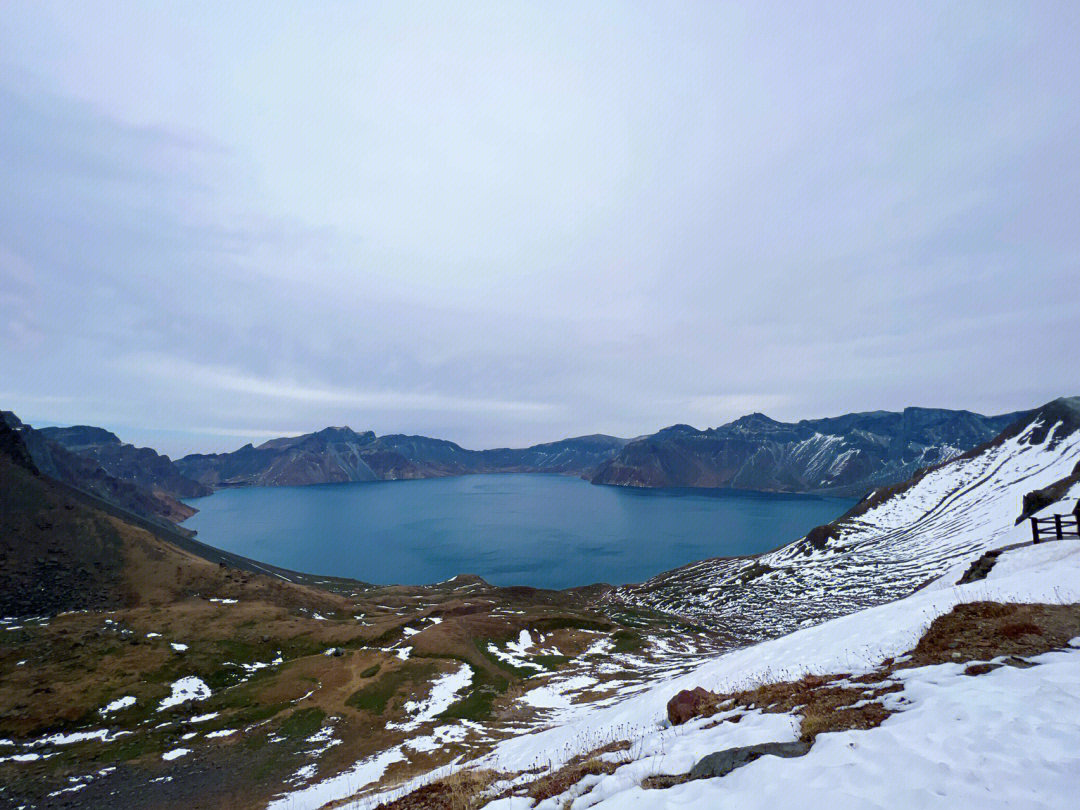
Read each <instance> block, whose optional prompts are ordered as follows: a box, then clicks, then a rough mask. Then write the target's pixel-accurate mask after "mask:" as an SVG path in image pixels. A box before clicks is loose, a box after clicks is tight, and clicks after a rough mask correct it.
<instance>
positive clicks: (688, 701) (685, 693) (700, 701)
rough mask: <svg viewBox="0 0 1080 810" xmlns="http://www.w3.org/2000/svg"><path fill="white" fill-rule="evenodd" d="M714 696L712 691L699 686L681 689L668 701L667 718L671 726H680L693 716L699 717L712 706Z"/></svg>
mask: <svg viewBox="0 0 1080 810" xmlns="http://www.w3.org/2000/svg"><path fill="white" fill-rule="evenodd" d="M715 697H716V695H714V694H713V693H712V692H710V691H708V690H707V689H703V688H702V687H700V686H697V687H695V688H693V689H683V690H682V691H681V692H679V693H678V694H677V695H675V697H673V698H672V699H671V700H669V701H668V704H667V716H668V720H670V721H671V725H673V726H681V725H682V724H683V723H686V722H688V721H690V720H693V719H694V718H695V717H701V716H702V715H704V714H706V713H708V711H709V710H710V709H711V708H712V706H713V705H714V698H715Z"/></svg>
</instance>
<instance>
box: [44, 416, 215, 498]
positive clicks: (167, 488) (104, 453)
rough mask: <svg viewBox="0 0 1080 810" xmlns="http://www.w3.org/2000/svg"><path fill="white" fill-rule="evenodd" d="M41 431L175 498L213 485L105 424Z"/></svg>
mask: <svg viewBox="0 0 1080 810" xmlns="http://www.w3.org/2000/svg"><path fill="white" fill-rule="evenodd" d="M37 430H38V433H40V434H41V435H42V436H44V437H45V438H46V439H49V440H50V441H53V442H56V443H57V444H60V445H63V446H64V447H65V448H66V449H68V450H70V451H71V452H73V453H77V454H79V455H81V456H86V457H88V458H92V459H93V460H94V461H96V462H97V463H98V466H100V467H101V469H103V470H105V472H107V473H108V474H109V475H111V476H113V477H114V478H119V479H120V480H121V481H131V482H132V483H133V484H137V485H139V486H141V487H144V488H146V489H149V490H152V491H154V492H164V493H166V494H168V495H171V496H172V497H174V498H197V497H199V496H201V495H209V494H210V492H211V490H210V488H209V487H207V486H204V485H203V484H200V483H199V482H198V481H193V480H191V479H190V478H186V477H185V476H184V475H183V474H182V473H181V472H180V470H179V469H178V468H177V466H176V465H175V464H173V462H172V461H171V460H170V459H169V457H168V456H164V455H161V454H159V453H158V452H157V451H155V450H153V449H151V448H149V447H135V446H134V445H130V444H126V443H125V442H122V441H120V438H119V437H118V436H117V435H116V434H115V433H111V432H109V431H107V430H105V429H104V428H99V427H91V426H89V425H75V426H72V427H47V428H38V429H37Z"/></svg>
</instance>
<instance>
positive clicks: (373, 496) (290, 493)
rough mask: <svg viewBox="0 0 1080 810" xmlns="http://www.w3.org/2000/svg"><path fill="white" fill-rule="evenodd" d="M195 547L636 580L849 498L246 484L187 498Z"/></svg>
mask: <svg viewBox="0 0 1080 810" xmlns="http://www.w3.org/2000/svg"><path fill="white" fill-rule="evenodd" d="M189 503H190V504H192V505H193V506H195V507H196V508H198V509H199V510H200V511H199V513H198V514H197V515H195V516H194V517H192V518H190V519H189V520H188V521H186V522H185V523H184V526H186V527H188V528H192V529H195V530H197V531H198V536H199V539H200V540H202V541H203V542H204V543H209V544H210V545H213V546H217V547H218V548H223V549H226V550H228V551H232V552H234V553H236V554H241V555H243V556H245V557H251V558H253V559H256V560H260V561H263V562H268V563H272V564H274V565H279V566H283V567H285V568H291V569H294V570H297V571H305V572H308V573H313V574H321V575H333V576H345V577H354V578H356V579H360V580H364V581H366V582H373V583H378V584H391V583H398V584H423V583H430V582H439V581H442V580H445V579H449V578H450V577H452V576H454V575H455V574H464V573H468V574H479V575H480V576H482V577H483V578H484V579H486V580H487V581H488V582H491V583H492V584H496V585H532V586H535V587H542V588H566V587H571V586H574V585H587V584H590V583H594V582H608V583H612V584H624V583H627V582H640V581H642V580H645V579H648V578H649V577H650V576H652V575H654V574H658V573H660V572H661V571H666V570H668V569H670V568H675V567H677V566H680V565H683V564H685V563H688V562H692V561H694V560H700V559H703V558H705V557H717V556H732V555H738V554H751V553H754V552H759V551H767V550H769V549H772V548H775V547H776V546H779V545H781V544H783V543H786V542H788V541H790V540H795V539H797V538H798V537H801V536H802V535H803V534H805V533H806V532H807V531H808V530H809V529H811V528H813V527H814V526H818V525H820V524H822V523H828V522H829V521H831V520H833V519H834V518H836V517H838V516H839V515H840V514H842V513H843V512H844V511H846V510H847V509H848V508H849V507H850V506H851V505H852V504H853V503H854V501H853V500H851V499H847V498H823V497H817V496H811V495H779V494H772V493H758V492H739V491H733V490H686V489H680V490H641V489H626V488H622V487H606V486H594V485H592V484H589V483H587V482H586V481H583V480H581V479H579V478H572V477H568V476H560V475H522V474H515V475H467V476H462V477H460V478H433V479H427V480H421V481H383V482H376V483H358V484H321V485H317V486H308V487H265V488H263V487H255V488H249V489H232V490H224V491H221V492H218V493H215V494H214V495H211V496H209V497H206V498H197V499H193V500H191V501H189Z"/></svg>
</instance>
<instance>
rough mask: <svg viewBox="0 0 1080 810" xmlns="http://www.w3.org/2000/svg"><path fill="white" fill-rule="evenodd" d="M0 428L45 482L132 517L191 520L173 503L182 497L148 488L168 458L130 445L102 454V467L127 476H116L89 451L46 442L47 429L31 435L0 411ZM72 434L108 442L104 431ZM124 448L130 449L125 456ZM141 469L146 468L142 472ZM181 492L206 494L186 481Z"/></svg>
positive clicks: (186, 511) (184, 508) (187, 511)
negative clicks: (96, 435)
mask: <svg viewBox="0 0 1080 810" xmlns="http://www.w3.org/2000/svg"><path fill="white" fill-rule="evenodd" d="M0 425H3V426H4V427H5V428H6V429H8V430H10V431H12V432H13V433H14V434H16V435H17V436H18V438H19V442H20V443H21V445H22V446H23V448H24V449H25V451H26V453H27V454H28V455H29V457H30V458H31V459H32V461H33V465H34V467H35V468H36V469H37V470H38V471H40V472H41V473H43V474H44V475H46V476H48V477H50V478H53V479H55V480H57V481H60V482H63V483H64V484H67V485H68V486H71V487H74V488H75V489H78V490H80V491H82V492H85V493H88V494H91V495H93V496H95V497H97V498H100V499H101V500H103V501H105V502H106V503H109V504H111V505H113V506H116V507H119V508H121V509H123V510H125V511H127V512H130V513H131V514H133V515H136V516H138V517H141V518H146V519H149V520H152V521H157V522H160V523H165V524H168V523H179V522H180V521H183V520H186V519H187V518H189V517H191V516H192V515H193V514H195V510H194V509H192V508H191V507H190V506H187V505H186V504H183V503H181V502H180V500H179V498H180V497H184V495H183V493H182V492H178V491H172V490H168V489H165V488H163V487H160V486H155V485H153V483H152V482H153V480H155V475H157V473H155V472H154V470H155V466H157V467H160V466H162V464H163V463H164V465H166V466H168V467H171V462H169V460H168V457H166V456H158V455H157V453H155V452H154V451H153V450H147V449H145V448H143V449H141V450H140V449H138V448H132V447H130V445H121V446H120V448H119V449H115V450H106V451H105V452H104V453H103V455H104V457H105V464H108V465H109V466H112V467H113V468H114V469H118V471H123V470H128V471H130V472H129V474H128V475H123V476H118V475H114V474H112V473H111V472H109V471H108V470H106V469H105V464H103V463H99V461H98V460H97V456H96V455H95V452H94V451H93V450H91V449H89V448H81V449H79V451H78V452H75V451H73V450H69V449H68V448H67V447H65V446H64V445H63V444H61V443H60V442H58V441H54V440H53V439H51V438H50V437H49V432H48V431H49V429H45V430H36V429H34V428H32V427H31V426H30V425H25V424H23V423H22V422H21V421H20V420H19V418H18V417H17V416H16V415H15V414H13V413H11V412H10V411H0ZM78 430H90V431H100V432H101V433H106V434H107V435H109V436H112V434H110V433H107V431H101V429H100V428H89V429H83V428H79V429H78ZM9 438H10V437H9ZM113 438H115V437H113ZM117 441H119V440H117ZM102 447H107V445H102ZM124 448H130V451H129V450H125V449H124ZM121 462H122V463H121ZM144 463H145V464H146V465H147V466H145V467H144V466H143V464H144ZM175 475H176V473H175V472H173V473H172V474H171V475H168V476H161V478H162V480H163V481H168V482H170V483H171V482H172V481H173V480H174V478H175ZM144 482H147V483H144ZM190 488H194V489H190ZM182 489H183V491H184V492H186V491H198V492H202V493H204V494H205V492H207V491H208V490H206V489H205V488H204V487H202V485H200V484H197V483H195V482H194V481H188V482H187V484H186V486H185V487H183V488H182Z"/></svg>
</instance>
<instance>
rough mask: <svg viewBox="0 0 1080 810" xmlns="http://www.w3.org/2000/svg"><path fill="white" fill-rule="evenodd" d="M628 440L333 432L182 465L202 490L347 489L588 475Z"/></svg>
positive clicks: (208, 456)
mask: <svg viewBox="0 0 1080 810" xmlns="http://www.w3.org/2000/svg"><path fill="white" fill-rule="evenodd" d="M624 444H625V440H623V439H618V438H614V437H611V436H582V437H579V438H573V439H564V440H562V441H558V442H552V443H549V444H539V445H534V446H533V447H528V448H524V449H496V450H466V449H464V448H462V447H460V446H459V445H457V444H454V443H453V442H449V441H445V440H442V439H432V438H428V437H426V436H404V435H397V434H395V435H389V436H379V437H377V436H376V435H375V434H374V433H373V432H371V431H366V432H363V433H358V432H356V431H354V430H352V429H351V428H348V427H329V428H325V429H323V430H320V431H318V432H316V433H307V434H304V435H303V436H295V437H288V438H281V439H272V440H271V441H268V442H265V443H263V444H261V445H259V446H258V447H255V446H253V445H250V444H247V445H244V446H243V447H241V448H240V449H239V450H236V451H234V452H232V453H215V454H205V455H204V454H196V455H190V456H185V457H184V458H181V459H179V460H177V462H176V466H177V468H178V469H179V470H180V471H181V473H182V474H183V475H185V476H187V477H189V478H192V479H194V480H196V481H198V482H199V483H200V484H203V485H206V486H209V487H214V488H221V487H233V486H299V485H304V484H321V483H329V482H343V481H386V480H397V479H407V478H434V477H439V476H446V475H466V474H469V473H494V472H550V473H568V474H578V475H580V474H582V473H584V472H586V471H588V470H592V469H594V468H595V467H596V466H597V465H598V464H600V463H602V462H603V461H604V460H606V459H608V458H610V457H611V456H612V455H614V454H615V453H616V452H617V451H618V450H619V448H621V447H622V446H623V445H624Z"/></svg>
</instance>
